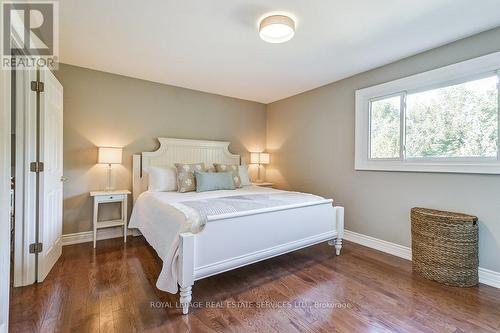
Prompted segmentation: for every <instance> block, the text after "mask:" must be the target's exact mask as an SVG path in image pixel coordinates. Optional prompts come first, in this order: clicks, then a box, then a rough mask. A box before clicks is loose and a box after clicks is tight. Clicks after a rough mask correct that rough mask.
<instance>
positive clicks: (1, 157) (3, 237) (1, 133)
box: [0, 70, 11, 333]
mask: <svg viewBox="0 0 500 333" xmlns="http://www.w3.org/2000/svg"><path fill="white" fill-rule="evenodd" d="M0 83H1V84H0V87H1V88H0V101H3V103H2V104H1V105H0V333H4V332H5V333H6V332H7V331H8V327H9V292H10V208H9V206H10V153H11V152H10V136H11V128H10V113H11V103H10V102H11V101H10V94H11V86H10V85H11V72H10V71H7V70H0Z"/></svg>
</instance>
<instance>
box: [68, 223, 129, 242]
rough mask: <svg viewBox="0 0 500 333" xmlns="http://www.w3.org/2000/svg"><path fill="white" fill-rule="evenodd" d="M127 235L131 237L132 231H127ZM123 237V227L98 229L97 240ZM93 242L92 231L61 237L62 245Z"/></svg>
mask: <svg viewBox="0 0 500 333" xmlns="http://www.w3.org/2000/svg"><path fill="white" fill-rule="evenodd" d="M127 235H132V230H128V232H127ZM118 237H123V227H115V228H106V229H99V230H98V231H97V240H103V239H110V238H118ZM92 241H94V232H93V231H84V232H77V233H74V234H66V235H62V245H63V246H66V245H73V244H80V243H87V242H92Z"/></svg>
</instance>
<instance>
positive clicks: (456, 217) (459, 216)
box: [411, 207, 477, 222]
mask: <svg viewBox="0 0 500 333" xmlns="http://www.w3.org/2000/svg"><path fill="white" fill-rule="evenodd" d="M411 213H412V214H414V213H416V214H421V215H427V216H436V217H440V218H447V219H450V220H453V221H455V222H477V216H474V215H468V214H463V213H456V212H447V211H444V210H437V209H430V208H422V207H413V208H412V209H411Z"/></svg>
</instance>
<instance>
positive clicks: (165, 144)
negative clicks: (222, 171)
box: [132, 138, 240, 202]
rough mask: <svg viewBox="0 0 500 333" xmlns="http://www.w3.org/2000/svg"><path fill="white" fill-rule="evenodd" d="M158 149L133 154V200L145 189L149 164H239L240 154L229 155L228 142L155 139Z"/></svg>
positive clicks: (166, 165)
mask: <svg viewBox="0 0 500 333" xmlns="http://www.w3.org/2000/svg"><path fill="white" fill-rule="evenodd" d="M158 141H160V148H158V150H156V151H153V152H143V153H142V154H134V156H133V166H132V177H133V184H132V185H133V196H134V202H135V200H136V199H137V197H139V195H140V194H141V193H142V192H144V191H146V190H147V189H148V170H149V167H152V166H157V167H173V166H174V164H175V163H199V162H204V163H205V164H206V165H211V164H213V163H225V164H237V165H239V164H240V155H235V154H231V153H230V152H229V150H228V147H229V142H223V141H205V140H186V139H172V138H158Z"/></svg>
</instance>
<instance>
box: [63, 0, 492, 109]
mask: <svg viewBox="0 0 500 333" xmlns="http://www.w3.org/2000/svg"><path fill="white" fill-rule="evenodd" d="M499 3H500V2H499V0H417V1H408V0H376V1H374V0H350V1H346V0H314V1H311V0H247V1H243V0H212V1H207V0H168V1H166V0H146V1H138V0H106V1H103V0H61V1H60V59H61V62H63V63H67V64H72V65H77V66H82V67H87V68H92V69H97V70H101V71H105V72H111V73H116V74H122V75H127V76H131V77H136V78H141V79H145V80H150V81H155V82H160V83H165V84H170V85H175V86H180V87H186V88H191V89H196V90H201V91H207V92H211V93H216V94H221V95H226V96H232V97H238V98H243V99H248V100H253V101H258V102H263V103H269V102H272V101H276V100H279V99H282V98H285V97H288V96H291V95H295V94H297V93H300V92H303V91H307V90H310V89H312V88H315V87H318V86H322V85H324V84H327V83H330V82H333V81H337V80H339V79H342V78H345V77H348V76H351V75H354V74H356V73H360V72H363V71H366V70H368V69H371V68H375V67H378V66H381V65H384V64H387V63H390V62H393V61H395V60H398V59H401V58H404V57H407V56H410V55H413V54H416V53H419V52H422V51H424V50H427V49H430V48H434V47H437V46H439V45H443V44H446V43H448V42H451V41H454V40H457V39H460V38H463V37H466V36H469V35H472V34H475V33H478V32H481V31H484V30H487V29H490V28H493V27H496V26H500V4H499ZM271 11H284V12H288V13H290V14H292V15H293V16H294V17H295V18H296V20H297V29H296V34H295V37H294V38H293V39H292V40H291V41H289V42H287V43H284V44H269V43H265V42H264V41H262V40H261V39H260V38H259V35H258V33H257V22H258V20H259V18H260V17H261V16H262V15H263V14H266V13H268V12H271Z"/></svg>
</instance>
